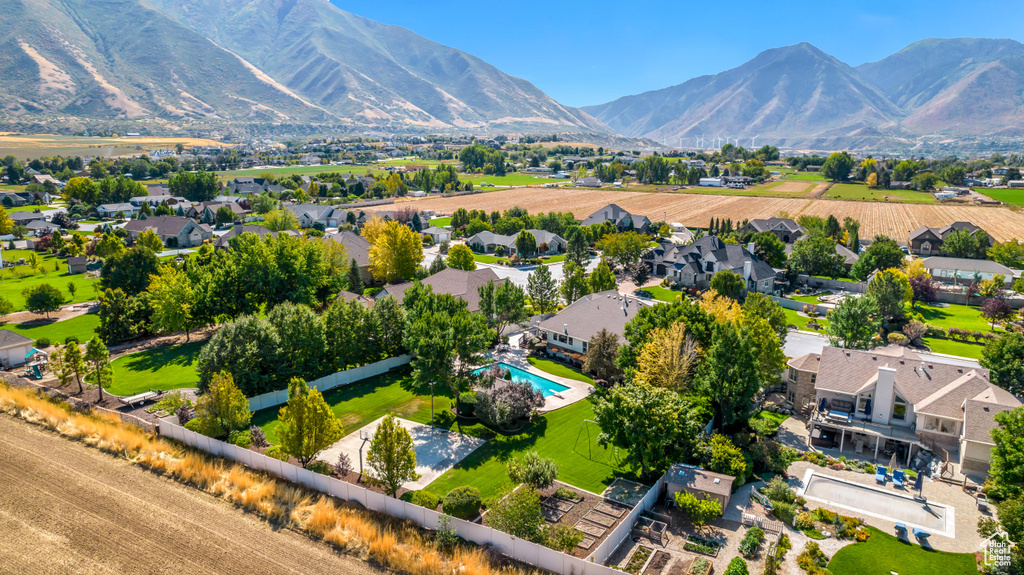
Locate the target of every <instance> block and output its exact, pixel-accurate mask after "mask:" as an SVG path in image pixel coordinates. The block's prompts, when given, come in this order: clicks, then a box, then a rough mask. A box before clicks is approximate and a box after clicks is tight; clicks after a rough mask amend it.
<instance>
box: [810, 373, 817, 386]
mask: <svg viewBox="0 0 1024 575" xmlns="http://www.w3.org/2000/svg"><path fill="white" fill-rule="evenodd" d="M811 383H812V384H813V383H818V374H816V373H812V374H811Z"/></svg>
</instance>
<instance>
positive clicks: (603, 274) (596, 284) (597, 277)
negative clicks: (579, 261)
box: [588, 259, 619, 293]
mask: <svg viewBox="0 0 1024 575" xmlns="http://www.w3.org/2000/svg"><path fill="white" fill-rule="evenodd" d="M588 283H589V284H590V293H599V292H603V291H609V290H615V289H618V287H619V286H618V284H616V283H615V274H613V273H612V270H611V268H610V267H608V264H607V263H606V262H605V261H604V260H603V259H602V260H601V263H599V264H597V267H596V268H594V271H592V272H590V278H589V282H588Z"/></svg>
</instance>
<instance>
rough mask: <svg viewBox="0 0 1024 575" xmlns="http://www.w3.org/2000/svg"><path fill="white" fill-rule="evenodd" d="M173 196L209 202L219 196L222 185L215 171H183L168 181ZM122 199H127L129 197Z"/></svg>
mask: <svg viewBox="0 0 1024 575" xmlns="http://www.w3.org/2000/svg"><path fill="white" fill-rule="evenodd" d="M167 186H168V187H169V188H170V193H171V195H172V196H178V197H182V198H185V199H186V200H189V201H190V202H208V201H210V200H212V199H213V198H215V197H217V192H218V191H219V190H220V186H219V185H218V184H217V174H215V173H214V172H205V171H202V170H200V171H198V172H189V171H181V172H178V173H177V174H175V175H173V176H171V178H170V180H168V182H167ZM121 201H127V198H125V199H124V200H121Z"/></svg>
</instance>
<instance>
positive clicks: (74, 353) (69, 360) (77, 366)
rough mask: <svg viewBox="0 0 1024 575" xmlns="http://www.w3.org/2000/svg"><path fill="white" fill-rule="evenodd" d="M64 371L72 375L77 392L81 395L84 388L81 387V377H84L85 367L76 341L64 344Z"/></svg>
mask: <svg viewBox="0 0 1024 575" xmlns="http://www.w3.org/2000/svg"><path fill="white" fill-rule="evenodd" d="M63 359H64V371H65V372H66V373H68V374H69V375H72V376H74V378H75V381H77V382H78V394H79V395H81V394H82V393H83V392H84V391H85V389H83V387H82V378H83V377H85V374H86V367H85V359H84V357H83V356H82V350H81V348H79V347H78V344H77V343H74V342H72V343H70V344H68V345H66V346H64V358H63Z"/></svg>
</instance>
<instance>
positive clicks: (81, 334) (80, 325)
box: [3, 313, 100, 345]
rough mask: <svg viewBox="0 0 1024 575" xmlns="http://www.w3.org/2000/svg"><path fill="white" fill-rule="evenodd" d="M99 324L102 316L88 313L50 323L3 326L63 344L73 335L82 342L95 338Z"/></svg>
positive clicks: (26, 334)
mask: <svg viewBox="0 0 1024 575" xmlns="http://www.w3.org/2000/svg"><path fill="white" fill-rule="evenodd" d="M99 326H100V316H99V315H97V314H94V313H87V314H85V315H80V316H77V317H73V318H71V319H66V320H64V321H54V322H48V323H41V322H36V321H34V322H32V323H31V324H28V323H21V324H7V325H5V326H3V327H4V328H6V329H9V330H11V331H13V332H15V333H20V334H21V335H23V336H25V337H28V338H32V339H34V340H37V341H38V340H40V339H44V338H45V339H48V340H50V342H51V343H53V344H54V345H57V344H63V343H64V340H65V339H66V338H68V337H71V336H75V337H77V338H78V341H79V342H80V343H85V342H87V341H89V340H90V339H92V338H93V336H94V335H95V334H96V328H98V327H99Z"/></svg>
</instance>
